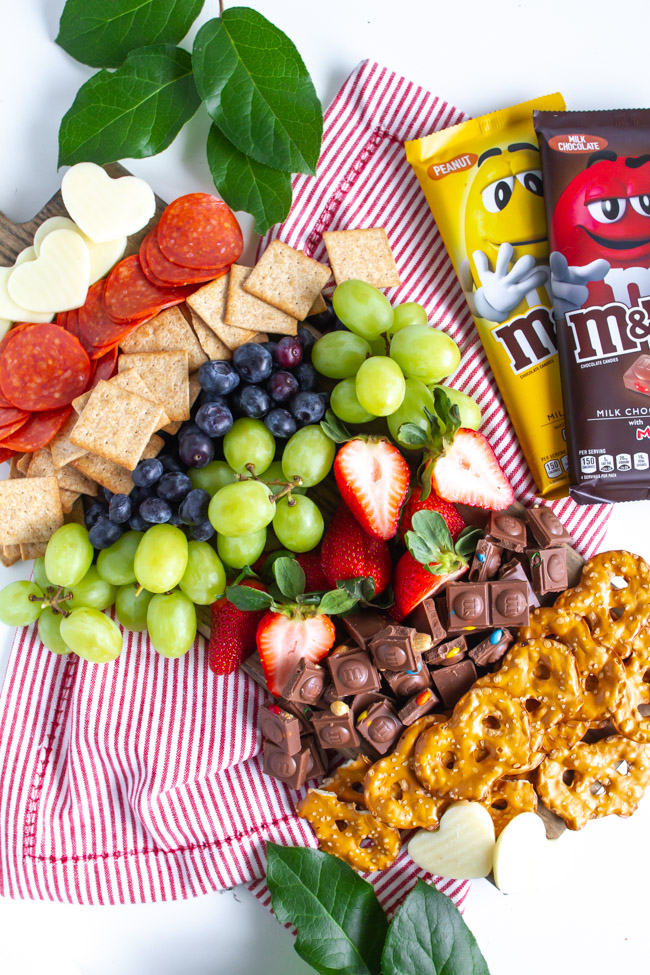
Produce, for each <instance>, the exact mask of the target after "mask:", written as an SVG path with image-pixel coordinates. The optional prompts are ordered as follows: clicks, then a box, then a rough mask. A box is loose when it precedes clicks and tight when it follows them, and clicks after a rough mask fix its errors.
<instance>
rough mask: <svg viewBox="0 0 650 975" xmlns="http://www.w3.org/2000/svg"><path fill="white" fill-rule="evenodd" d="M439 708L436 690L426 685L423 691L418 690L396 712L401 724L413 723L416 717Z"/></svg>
mask: <svg viewBox="0 0 650 975" xmlns="http://www.w3.org/2000/svg"><path fill="white" fill-rule="evenodd" d="M439 709H440V698H439V697H438V695H437V694H436V692H435V691H434V690H433V689H432V688H430V687H428V688H426V689H425V690H424V691H418V693H417V694H414V695H413V697H411V698H409V699H408V701H407V702H406V704H405V705H404V706H403V707H402V708H400V710H399V711H398V712H397V717H398V718H399V720H400V721H401V722H402V724H403V725H406V726H407V727H408V725H411V724H413V722H414V721H417V720H418V718H422V717H424V715H425V714H431V712H432V711H437V710H439Z"/></svg>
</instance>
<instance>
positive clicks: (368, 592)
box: [337, 576, 375, 603]
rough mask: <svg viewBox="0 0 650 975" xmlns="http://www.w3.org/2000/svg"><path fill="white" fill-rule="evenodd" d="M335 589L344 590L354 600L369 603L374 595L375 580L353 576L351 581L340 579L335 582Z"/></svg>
mask: <svg viewBox="0 0 650 975" xmlns="http://www.w3.org/2000/svg"><path fill="white" fill-rule="evenodd" d="M337 587H338V588H339V589H345V591H346V592H347V593H349V594H350V595H351V596H354V597H355V599H357V600H358V601H360V602H364V603H369V602H370V600H371V599H372V597H373V596H374V595H375V580H374V579H373V578H372V576H371V577H370V578H369V579H366V578H364V576H355V577H354V578H353V579H341V580H340V581H339V582H337Z"/></svg>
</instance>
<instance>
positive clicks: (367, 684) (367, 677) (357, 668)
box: [327, 649, 381, 697]
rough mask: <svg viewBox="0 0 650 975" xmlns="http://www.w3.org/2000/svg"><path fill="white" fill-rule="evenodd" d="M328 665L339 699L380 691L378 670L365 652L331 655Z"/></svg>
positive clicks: (357, 651) (348, 651)
mask: <svg viewBox="0 0 650 975" xmlns="http://www.w3.org/2000/svg"><path fill="white" fill-rule="evenodd" d="M327 665H328V667H329V669H330V674H331V675H332V682H333V684H334V688H335V690H336V693H337V694H338V696H339V697H349V696H350V694H361V693H362V691H378V690H379V688H380V687H381V680H380V677H379V673H378V671H377V668H376V667H375V665H374V664H373V662H372V660H371V659H370V655H369V654H368V653H366V652H365V651H364V650H356V649H353V650H345V651H344V652H343V653H335V654H330V655H329V657H328V658H327Z"/></svg>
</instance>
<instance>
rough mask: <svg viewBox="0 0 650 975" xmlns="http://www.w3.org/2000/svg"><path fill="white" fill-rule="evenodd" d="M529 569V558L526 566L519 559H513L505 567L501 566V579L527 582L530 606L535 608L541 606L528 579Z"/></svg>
mask: <svg viewBox="0 0 650 975" xmlns="http://www.w3.org/2000/svg"><path fill="white" fill-rule="evenodd" d="M527 568H529V561H528V557H526V566H525V567H524V565H523V564H522V562H521V561H520V560H519V559H518V558H514V559H511V560H510V561H509V562H506V564H505V565H502V566H501V569H500V570H499V579H512V580H517V581H519V582H525V583H526V584H527V585H528V605H529V606H532V607H533V608H537V606H539V599H538V598H537V596H536V595H535V590H534V589H533V587H532V585H531V581H530V579H529V578H528V573H527V572H526V569H527Z"/></svg>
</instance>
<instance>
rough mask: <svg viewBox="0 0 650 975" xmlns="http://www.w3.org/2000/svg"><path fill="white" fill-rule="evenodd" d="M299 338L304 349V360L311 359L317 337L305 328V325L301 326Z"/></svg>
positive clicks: (299, 327)
mask: <svg viewBox="0 0 650 975" xmlns="http://www.w3.org/2000/svg"><path fill="white" fill-rule="evenodd" d="M297 338H298V341H299V342H300V346H301V348H302V357H303V360H304V359H309V357H310V356H311V350H312V348H313V345H314V342H315V341H316V336H315V335H314V333H313V332H310V330H309V329H308V328H305V326H304V325H299V326H298V336H297Z"/></svg>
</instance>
